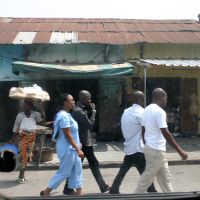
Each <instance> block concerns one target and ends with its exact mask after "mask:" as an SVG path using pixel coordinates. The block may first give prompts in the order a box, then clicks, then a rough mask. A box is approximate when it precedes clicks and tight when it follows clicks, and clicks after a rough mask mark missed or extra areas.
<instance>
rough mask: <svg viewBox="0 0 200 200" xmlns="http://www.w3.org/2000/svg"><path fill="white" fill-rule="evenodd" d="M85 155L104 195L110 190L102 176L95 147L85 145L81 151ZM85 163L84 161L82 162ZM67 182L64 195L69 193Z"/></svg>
mask: <svg viewBox="0 0 200 200" xmlns="http://www.w3.org/2000/svg"><path fill="white" fill-rule="evenodd" d="M81 150H82V151H83V153H84V155H85V157H86V158H87V160H88V163H89V167H90V169H91V171H92V174H93V176H94V178H95V180H96V182H97V184H98V186H99V189H100V191H101V192H102V193H104V192H105V191H107V190H108V188H109V186H108V185H107V184H106V183H105V181H104V179H103V177H102V175H101V172H100V169H99V162H98V160H97V158H96V156H95V154H94V148H93V146H85V145H83V146H82V149H81ZM82 161H83V160H82ZM67 188H68V186H67V181H66V184H65V187H64V193H65V191H67Z"/></svg>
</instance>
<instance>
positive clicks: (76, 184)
mask: <svg viewBox="0 0 200 200" xmlns="http://www.w3.org/2000/svg"><path fill="white" fill-rule="evenodd" d="M72 151H73V150H72ZM73 154H75V160H74V165H73V168H72V171H71V174H70V176H69V188H74V189H76V193H75V194H76V195H82V194H83V192H82V183H83V174H82V171H83V170H82V162H81V159H80V158H79V157H78V155H77V153H76V152H75V151H73Z"/></svg>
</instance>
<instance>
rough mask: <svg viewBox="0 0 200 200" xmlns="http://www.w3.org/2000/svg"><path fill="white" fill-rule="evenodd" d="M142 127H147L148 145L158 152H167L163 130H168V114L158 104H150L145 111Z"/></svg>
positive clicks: (146, 140) (145, 136) (146, 139)
mask: <svg viewBox="0 0 200 200" xmlns="http://www.w3.org/2000/svg"><path fill="white" fill-rule="evenodd" d="M142 126H144V127H145V135H144V138H145V142H146V144H147V145H148V146H149V147H151V148H153V149H157V150H162V151H166V139H165V138H164V136H163V134H162V131H161V130H160V129H161V128H167V127H168V126H167V121H166V112H165V111H164V110H163V109H162V108H161V107H160V106H158V105H157V104H150V105H149V106H147V107H146V108H145V110H144V113H143V117H142Z"/></svg>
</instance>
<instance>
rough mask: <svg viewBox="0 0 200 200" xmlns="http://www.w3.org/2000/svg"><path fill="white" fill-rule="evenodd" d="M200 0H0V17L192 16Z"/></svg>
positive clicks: (199, 9) (159, 17)
mask: <svg viewBox="0 0 200 200" xmlns="http://www.w3.org/2000/svg"><path fill="white" fill-rule="evenodd" d="M198 14H200V0H0V17H31V18H32V17H41V18H47V17H48V18H50V17H53V18H122V19H194V20H198V17H197V16H198Z"/></svg>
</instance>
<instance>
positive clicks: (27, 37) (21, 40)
mask: <svg viewBox="0 0 200 200" xmlns="http://www.w3.org/2000/svg"><path fill="white" fill-rule="evenodd" d="M35 35H36V32H19V33H18V34H17V36H16V37H15V40H14V41H13V44H31V43H32V42H33V40H34V38H35Z"/></svg>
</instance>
